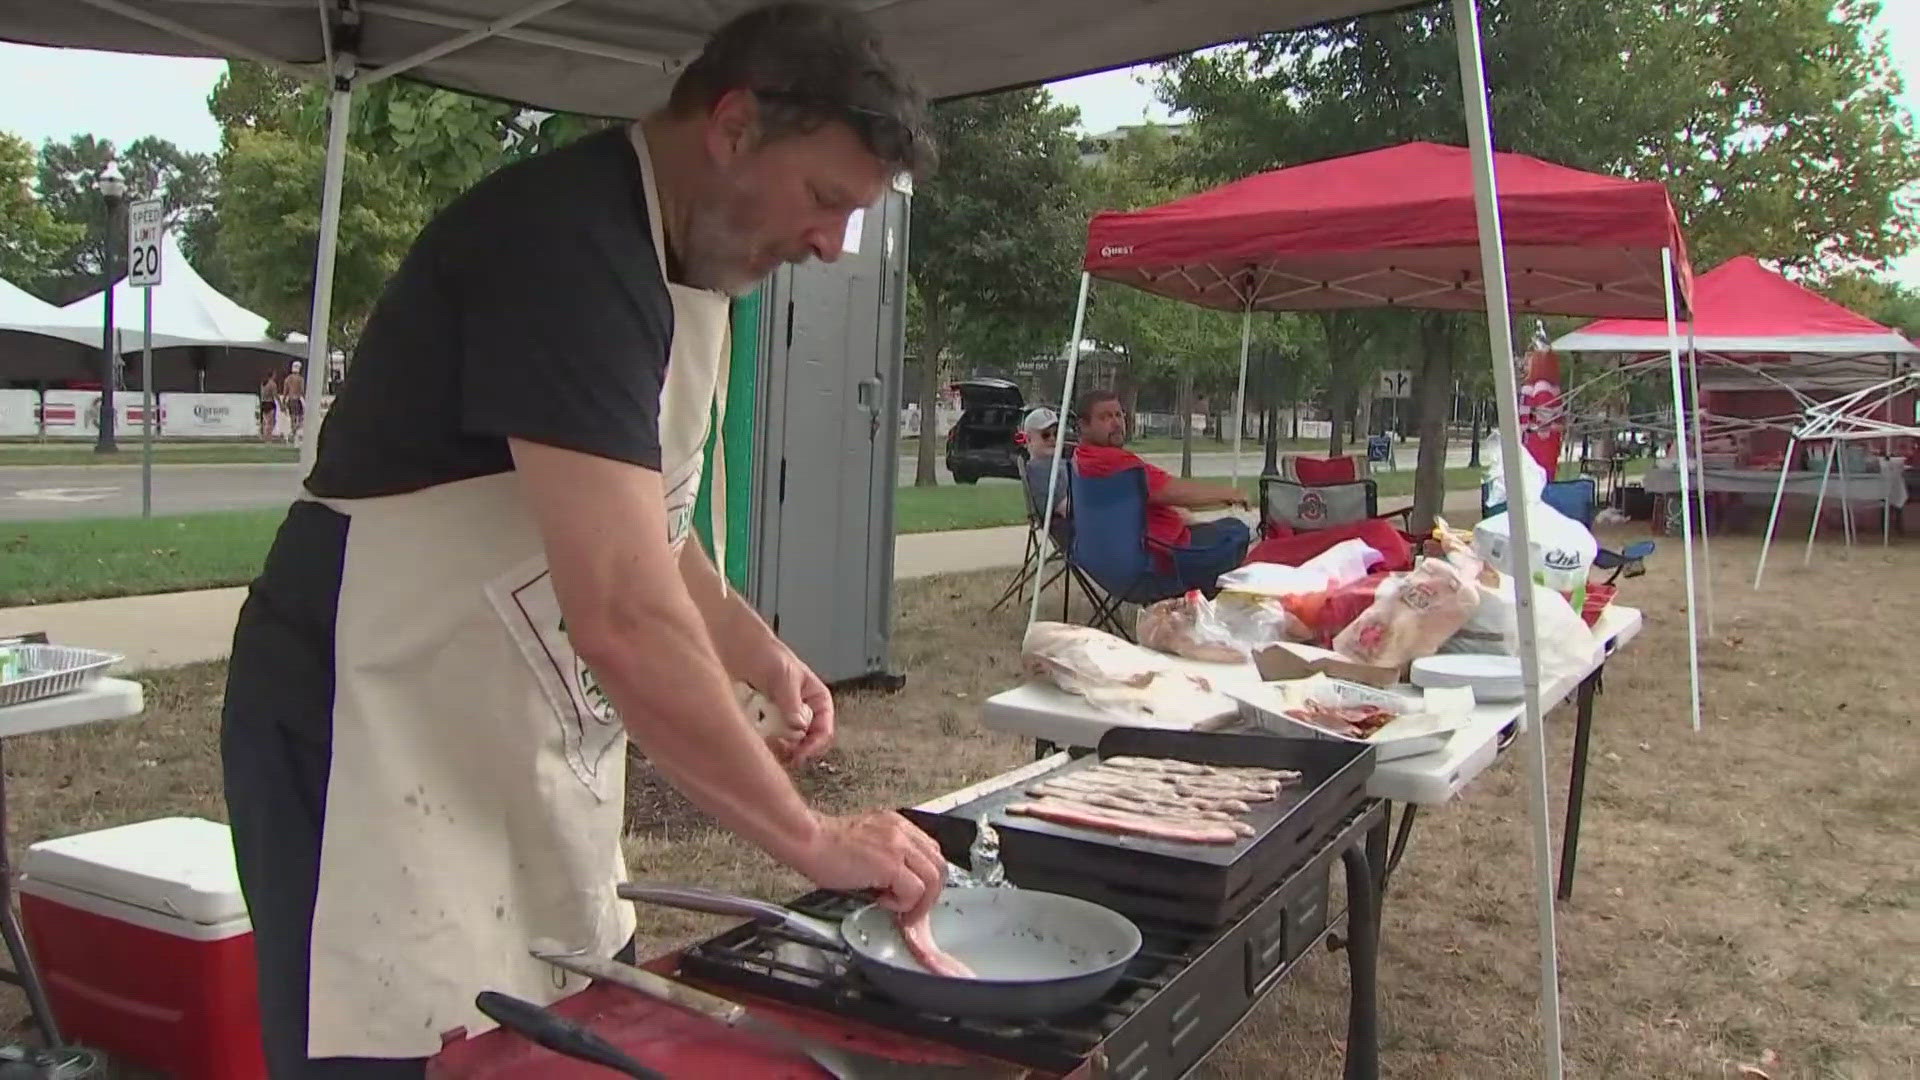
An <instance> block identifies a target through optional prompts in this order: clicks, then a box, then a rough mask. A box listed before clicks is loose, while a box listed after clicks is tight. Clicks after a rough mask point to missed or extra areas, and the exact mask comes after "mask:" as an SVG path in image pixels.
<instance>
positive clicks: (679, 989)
mask: <svg viewBox="0 0 1920 1080" xmlns="http://www.w3.org/2000/svg"><path fill="white" fill-rule="evenodd" d="M547 944H548V943H545V942H539V943H536V945H535V947H534V948H533V949H532V950H531V951H532V953H533V955H534V957H535V958H536V959H539V960H544V961H546V962H547V963H549V964H552V965H553V966H554V967H557V968H559V969H560V970H562V971H570V972H572V973H573V974H575V975H584V976H586V977H587V978H589V979H593V980H595V981H597V982H609V983H613V984H614V985H616V986H624V987H626V988H627V989H629V990H635V991H638V992H640V993H642V994H646V995H647V996H649V997H654V998H658V999H660V1000H661V1001H665V1002H667V1003H668V1004H670V1005H678V1006H680V1007H681V1008H683V1009H688V1010H690V1011H692V1012H697V1013H699V1014H701V1015H702V1016H705V1017H707V1018H709V1019H712V1020H718V1021H719V1022H720V1023H722V1024H725V1025H727V1026H728V1027H733V1026H734V1025H735V1024H738V1023H739V1022H740V1019H741V1017H743V1016H744V1015H745V1014H746V1009H745V1008H743V1007H742V1006H740V1005H739V1004H736V1003H735V1002H731V1001H728V1000H727V999H726V998H723V997H719V996H718V995H715V994H709V993H707V992H706V991H704V990H698V989H695V988H694V987H691V986H688V985H687V984H686V983H683V982H679V981H678V980H675V979H669V978H667V977H666V976H664V975H658V974H655V973H654V972H651V971H648V970H647V969H646V968H642V967H635V966H634V965H632V964H623V963H621V962H620V961H618V960H602V959H600V958H599V957H591V956H568V955H566V954H564V953H559V952H555V951H553V950H552V949H550V948H547V947H545V946H546V945H547Z"/></svg>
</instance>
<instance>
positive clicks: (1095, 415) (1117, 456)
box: [1073, 390, 1252, 584]
mask: <svg viewBox="0 0 1920 1080" xmlns="http://www.w3.org/2000/svg"><path fill="white" fill-rule="evenodd" d="M1076 412H1077V414H1078V415H1079V418H1080V446H1079V448H1078V449H1076V450H1075V451H1074V452H1073V467H1074V469H1075V470H1076V471H1078V472H1079V473H1080V475H1081V476H1086V477H1101V476H1112V475H1114V474H1115V473H1119V472H1125V471H1126V470H1128V469H1141V470H1143V471H1144V472H1145V474H1146V478H1147V539H1148V540H1150V541H1152V542H1153V543H1154V545H1155V554H1156V557H1157V558H1158V559H1159V560H1160V562H1161V565H1162V566H1163V567H1165V566H1168V565H1170V560H1169V559H1168V558H1167V555H1166V552H1167V550H1168V549H1170V548H1179V547H1193V548H1205V549H1208V550H1212V551H1216V552H1217V553H1218V558H1217V559H1216V560H1215V561H1217V562H1218V563H1219V566H1218V567H1217V568H1215V567H1214V566H1213V565H1212V564H1208V565H1204V566H1202V565H1200V564H1199V563H1197V562H1195V561H1193V560H1188V561H1187V562H1186V565H1187V567H1188V568H1189V569H1190V570H1193V571H1196V572H1199V573H1200V575H1201V576H1202V577H1204V578H1205V579H1206V582H1207V583H1208V584H1212V581H1213V578H1214V577H1215V576H1217V575H1219V574H1224V573H1226V572H1227V571H1228V570H1231V569H1233V568H1234V567H1236V566H1238V565H1240V559H1241V558H1242V557H1243V556H1245V555H1246V552H1247V544H1248V542H1249V541H1250V540H1251V538H1252V533H1251V530H1249V529H1248V528H1247V523H1246V522H1244V521H1241V520H1240V519H1238V518H1234V517H1223V518H1219V519H1218V520H1215V521H1206V522H1200V523H1197V524H1194V525H1192V526H1189V525H1188V524H1187V519H1186V517H1185V516H1183V515H1182V514H1181V513H1180V511H1181V510H1182V509H1186V510H1203V509H1210V508H1213V507H1221V506H1231V507H1241V508H1245V507H1246V505H1247V496H1246V493H1244V492H1242V491H1240V490H1239V489H1238V488H1235V487H1232V486H1230V485H1227V484H1214V483H1209V482H1207V481H1205V480H1190V479H1183V478H1181V477H1177V476H1174V475H1173V474H1171V473H1169V472H1167V471H1166V470H1165V469H1162V468H1159V467H1158V466H1155V465H1153V464H1151V463H1149V462H1147V461H1146V460H1145V459H1143V458H1141V457H1140V455H1138V454H1136V453H1134V452H1133V451H1131V450H1128V449H1127V448H1126V445H1127V413H1126V410H1125V409H1123V408H1121V406H1120V395H1118V394H1116V393H1114V392H1113V391H1111V390H1090V391H1088V392H1087V393H1085V394H1083V395H1081V397H1080V402H1079V404H1078V406H1077V408H1076Z"/></svg>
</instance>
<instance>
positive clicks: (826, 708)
mask: <svg viewBox="0 0 1920 1080" xmlns="http://www.w3.org/2000/svg"><path fill="white" fill-rule="evenodd" d="M680 579H681V580H682V581H684V582H685V583H686V586H687V595H688V596H690V597H692V598H693V602H694V604H695V606H697V607H698V608H699V609H700V616H701V618H702V619H703V620H705V622H706V624H707V631H708V633H710V634H711V635H712V637H713V644H714V649H715V650H716V651H717V652H718V653H719V654H720V662H721V663H722V664H724V665H725V666H726V669H727V674H729V675H731V676H733V677H734V678H736V679H738V680H740V681H741V682H743V683H746V684H747V685H748V686H749V687H752V688H753V689H754V690H757V691H759V692H760V693H761V694H763V695H765V696H766V697H767V699H768V700H770V701H771V702H772V703H773V707H774V708H775V709H776V710H777V711H778V712H779V714H780V716H781V718H782V719H783V720H784V721H785V725H784V727H785V732H786V734H784V735H770V736H769V737H768V746H769V747H770V748H771V749H772V750H773V752H774V754H775V756H777V757H779V758H780V759H781V760H782V761H783V762H785V763H787V764H792V763H793V762H796V761H806V760H809V759H811V758H814V757H818V756H819V755H820V754H821V753H823V752H824V751H825V750H826V748H827V746H828V745H829V744H830V743H832V742H833V720H834V716H833V695H832V694H831V693H829V692H828V691H827V687H826V684H825V683H823V682H821V681H820V677H819V676H817V675H815V674H814V673H813V672H812V671H810V670H808V668H807V665H805V664H803V663H801V662H800V658H799V657H797V656H795V655H793V650H792V649H789V648H787V645H786V643H785V642H783V641H781V640H780V638H779V636H778V635H776V634H775V633H774V632H773V629H772V628H771V627H769V626H768V625H767V623H766V620H764V619H762V618H761V617H760V613H759V612H757V611H755V610H753V607H752V606H751V605H750V604H748V603H747V601H746V598H745V597H743V596H741V595H740V594H739V593H737V592H735V591H733V590H732V589H730V588H728V587H727V583H726V581H725V580H724V579H722V578H721V576H720V571H718V570H716V569H715V568H714V565H713V560H712V559H710V558H708V557H707V553H706V551H705V550H703V549H702V548H701V547H700V545H699V544H697V543H694V542H692V541H689V542H688V543H687V544H686V546H685V547H683V548H682V549H681V551H680ZM774 726H775V727H776V728H778V727H781V726H782V725H774Z"/></svg>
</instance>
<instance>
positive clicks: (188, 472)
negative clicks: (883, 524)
mask: <svg viewBox="0 0 1920 1080" xmlns="http://www.w3.org/2000/svg"><path fill="white" fill-rule="evenodd" d="M1400 456H1401V468H1402V469H1411V468H1413V458H1414V455H1413V451H1412V450H1409V449H1404V448H1403V449H1402V450H1401V455H1400ZM1232 458H1233V455H1232V453H1230V452H1229V453H1207V454H1195V455H1194V456H1193V469H1194V473H1195V475H1198V476H1225V475H1227V473H1228V471H1229V467H1228V463H1229V462H1230V461H1231V460H1232ZM1147 460H1148V461H1151V462H1153V463H1154V464H1155V465H1158V466H1160V467H1161V468H1164V469H1168V470H1172V471H1178V470H1179V468H1180V455H1179V454H1149V455H1147ZM1261 461H1262V456H1261V455H1260V454H1259V453H1244V454H1242V455H1241V456H1240V468H1241V472H1242V474H1243V475H1247V476H1252V475H1254V474H1256V473H1258V472H1259V471H1260V465H1261ZM1466 462H1467V450H1466V448H1465V447H1453V448H1451V449H1450V450H1449V452H1448V455H1447V464H1448V465H1449V466H1456V467H1457V466H1461V465H1465V464H1466ZM913 471H914V462H913V460H912V459H906V460H903V461H901V462H900V483H902V484H911V483H912V482H913ZM939 475H940V482H941V483H943V484H947V483H951V482H952V478H951V477H949V476H948V475H947V471H946V465H945V463H944V462H942V464H941V466H940V473H939ZM299 476H300V468H299V466H298V465H294V464H271V465H155V466H154V469H153V512H154V513H156V514H190V513H196V512H200V511H205V510H240V509H252V508H260V507H279V506H285V505H286V504H287V502H288V501H289V500H291V499H292V498H293V492H294V490H295V488H296V486H297V485H298V483H299ZM139 513H140V466H139V464H138V458H135V461H134V463H133V464H129V465H31V466H24V465H23V466H8V467H0V521H55V520H62V519H69V518H89V517H133V516H138V515H139Z"/></svg>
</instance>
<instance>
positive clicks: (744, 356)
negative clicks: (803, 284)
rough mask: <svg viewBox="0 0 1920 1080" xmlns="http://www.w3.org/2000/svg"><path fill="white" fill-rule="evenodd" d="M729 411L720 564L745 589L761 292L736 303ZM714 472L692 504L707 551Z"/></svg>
mask: <svg viewBox="0 0 1920 1080" xmlns="http://www.w3.org/2000/svg"><path fill="white" fill-rule="evenodd" d="M728 364H729V368H728V373H727V415H726V420H725V423H724V425H723V427H722V430H723V431H724V432H725V434H726V463H727V521H726V529H727V565H725V566H723V567H721V568H720V570H721V572H722V573H724V574H726V575H727V580H728V581H729V582H731V583H732V584H733V587H734V588H736V589H739V590H742V591H745V589H746V587H747V567H748V566H749V565H750V563H751V560H750V559H749V558H748V556H749V555H750V554H751V552H749V551H748V550H747V548H748V545H749V544H750V543H751V542H752V537H753V530H752V528H751V523H752V512H753V472H754V468H753V429H754V417H753V408H754V399H755V396H756V392H757V391H758V389H759V386H758V383H759V378H760V292H759V291H758V290H755V291H754V292H752V293H750V294H748V295H747V296H743V297H741V298H740V299H738V300H735V301H734V302H733V355H732V357H731V358H729V360H728ZM714 441H715V440H714V439H713V438H712V437H709V438H708V439H707V460H708V462H709V463H711V462H712V461H713V455H714ZM713 474H714V470H713V469H712V468H711V467H709V468H708V469H706V470H705V471H704V472H703V473H702V475H701V477H700V494H699V496H698V497H697V498H695V500H694V503H693V521H694V528H695V529H696V530H698V532H699V535H700V542H701V543H702V544H705V545H706V547H707V551H708V553H709V554H711V553H712V551H713V537H712V535H711V533H710V531H709V525H708V522H709V521H710V520H711V517H712V512H711V510H710V509H709V508H710V507H711V505H712V499H713Z"/></svg>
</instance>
